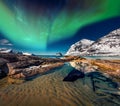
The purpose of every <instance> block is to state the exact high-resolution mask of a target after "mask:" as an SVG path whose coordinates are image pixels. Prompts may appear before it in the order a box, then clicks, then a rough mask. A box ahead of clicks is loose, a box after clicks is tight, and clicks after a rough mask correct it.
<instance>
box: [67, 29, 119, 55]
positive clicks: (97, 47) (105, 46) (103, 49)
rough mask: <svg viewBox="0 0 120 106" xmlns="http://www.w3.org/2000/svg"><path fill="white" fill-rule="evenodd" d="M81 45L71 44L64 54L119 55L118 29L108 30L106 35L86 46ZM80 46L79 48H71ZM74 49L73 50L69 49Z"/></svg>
mask: <svg viewBox="0 0 120 106" xmlns="http://www.w3.org/2000/svg"><path fill="white" fill-rule="evenodd" d="M84 44H85V41H84V43H82V44H81V45H77V46H76V45H75V44H74V45H72V46H71V48H70V49H69V50H68V52H67V54H66V55H84V56H120V29H117V30H114V31H112V32H110V33H109V34H108V35H106V36H104V37H102V38H100V39H98V40H97V41H95V42H93V43H92V44H89V45H88V44H87V43H86V45H87V47H86V48H85V46H83V45H84ZM72 47H74V48H76V47H77V48H81V47H82V48H81V49H80V50H78V49H77V50H76V49H72ZM70 50H74V52H73V51H72V52H71V51H70Z"/></svg>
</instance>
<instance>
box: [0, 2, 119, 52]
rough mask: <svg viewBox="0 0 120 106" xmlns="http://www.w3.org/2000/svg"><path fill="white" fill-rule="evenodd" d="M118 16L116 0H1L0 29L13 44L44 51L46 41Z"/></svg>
mask: <svg viewBox="0 0 120 106" xmlns="http://www.w3.org/2000/svg"><path fill="white" fill-rule="evenodd" d="M119 16H120V0H1V1H0V32H1V33H2V34H3V35H4V37H5V38H7V39H8V40H9V41H11V42H12V43H13V44H14V45H15V46H16V47H20V48H23V49H28V50H31V51H44V52H45V51H46V52H48V46H49V44H54V43H55V42H60V41H62V40H67V39H69V38H71V37H73V36H75V34H76V33H77V32H78V31H79V30H80V29H81V28H83V27H85V26H87V25H90V24H94V23H96V22H101V21H104V20H106V19H110V18H114V17H119ZM116 24H117V23H116ZM79 36H80V35H78V40H80V39H79ZM56 47H57V45H56ZM51 48H52V47H51Z"/></svg>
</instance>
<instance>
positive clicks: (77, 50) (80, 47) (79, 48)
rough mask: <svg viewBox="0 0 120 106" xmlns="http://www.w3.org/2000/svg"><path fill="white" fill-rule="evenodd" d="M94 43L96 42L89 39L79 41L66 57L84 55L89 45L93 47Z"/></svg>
mask: <svg viewBox="0 0 120 106" xmlns="http://www.w3.org/2000/svg"><path fill="white" fill-rule="evenodd" d="M93 42H94V41H91V40H88V39H82V40H80V41H78V42H77V43H75V44H73V45H72V46H71V47H70V49H69V50H68V52H67V53H66V55H76V54H78V55H79V54H81V53H83V52H84V51H86V49H87V48H88V47H89V45H91V44H92V43H93Z"/></svg>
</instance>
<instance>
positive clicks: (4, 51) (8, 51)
mask: <svg viewBox="0 0 120 106" xmlns="http://www.w3.org/2000/svg"><path fill="white" fill-rule="evenodd" d="M11 52H12V49H7V48H0V53H11Z"/></svg>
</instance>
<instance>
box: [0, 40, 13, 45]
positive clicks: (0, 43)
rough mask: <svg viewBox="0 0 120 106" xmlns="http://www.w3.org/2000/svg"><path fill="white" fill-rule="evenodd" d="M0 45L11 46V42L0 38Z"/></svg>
mask: <svg viewBox="0 0 120 106" xmlns="http://www.w3.org/2000/svg"><path fill="white" fill-rule="evenodd" d="M0 45H1V46H13V44H12V43H10V42H9V41H8V40H7V39H1V40H0Z"/></svg>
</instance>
